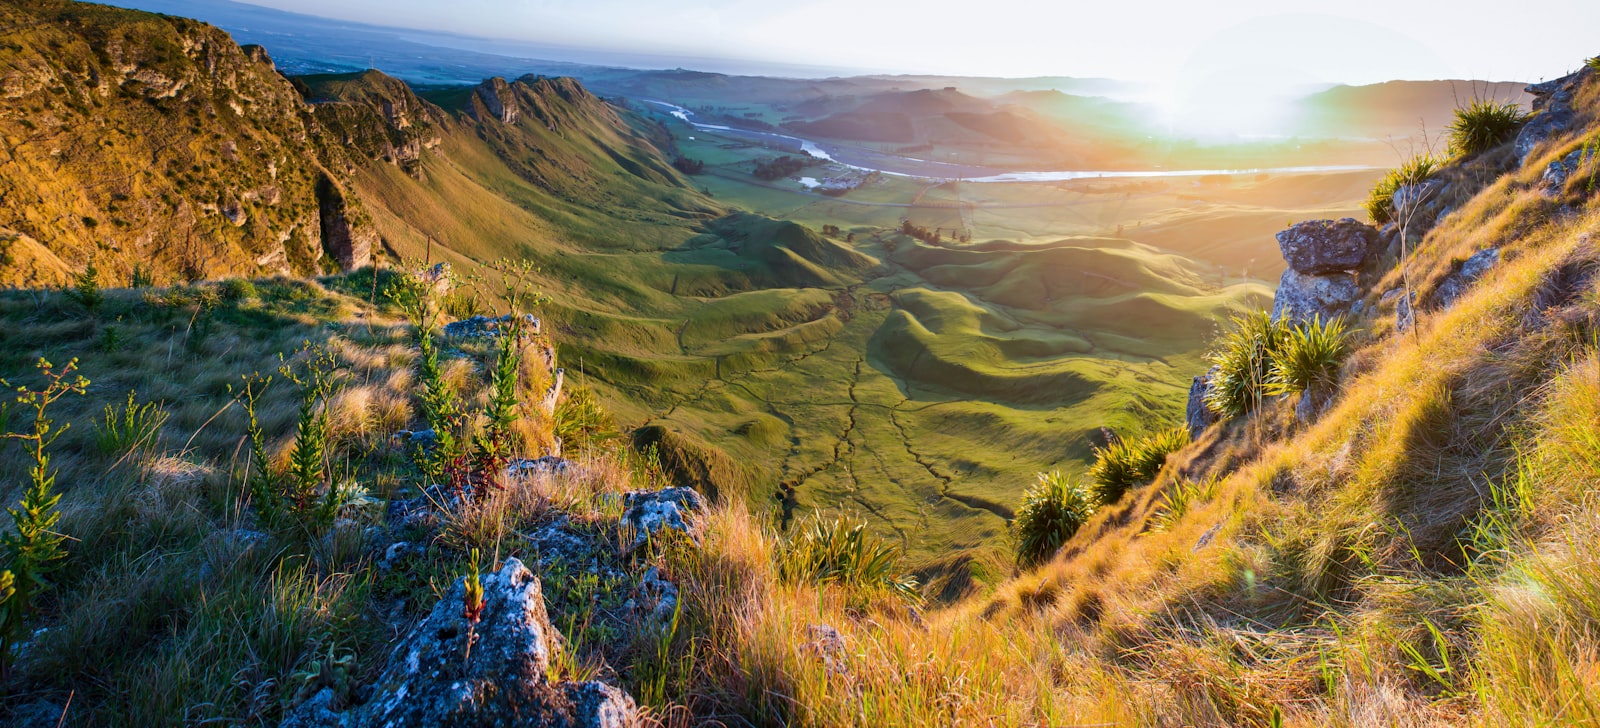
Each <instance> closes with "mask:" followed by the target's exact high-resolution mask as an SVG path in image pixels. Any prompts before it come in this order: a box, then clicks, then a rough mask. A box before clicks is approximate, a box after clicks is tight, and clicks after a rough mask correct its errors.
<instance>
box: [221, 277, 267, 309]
mask: <svg viewBox="0 0 1600 728" xmlns="http://www.w3.org/2000/svg"><path fill="white" fill-rule="evenodd" d="M259 295H260V294H259V293H258V292H257V291H256V284H254V283H251V282H250V281H247V280H245V279H243V278H229V279H228V280H225V281H223V282H222V300H224V301H227V302H228V303H239V302H240V301H247V300H250V299H252V298H256V297H258V296H259Z"/></svg>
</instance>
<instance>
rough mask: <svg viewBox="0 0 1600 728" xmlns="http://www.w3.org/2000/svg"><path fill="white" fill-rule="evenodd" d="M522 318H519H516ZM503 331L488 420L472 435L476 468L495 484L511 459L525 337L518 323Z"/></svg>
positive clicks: (486, 413)
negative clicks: (521, 344) (512, 431)
mask: <svg viewBox="0 0 1600 728" xmlns="http://www.w3.org/2000/svg"><path fill="white" fill-rule="evenodd" d="M513 320H519V319H513ZM511 328H512V330H511V331H506V332H502V333H501V336H500V340H499V348H500V354H499V356H498V357H497V358H496V359H495V364H494V370H493V371H492V372H490V374H489V404H488V406H487V407H485V408H484V410H483V414H484V418H485V419H487V420H488V422H486V423H485V424H484V426H483V429H482V430H481V431H480V432H478V434H477V435H475V436H474V437H473V440H472V449H473V452H472V460H473V469H474V470H476V471H477V476H478V481H479V483H480V484H481V485H483V486H496V485H497V484H498V483H499V481H500V477H501V473H502V472H503V471H504V470H505V467H506V463H507V462H508V461H509V460H510V459H511V454H512V451H513V449H514V448H513V447H512V442H511V434H512V433H511V428H512V425H513V424H514V423H515V422H516V419H517V404H518V403H519V402H520V401H521V400H520V399H519V398H518V397H517V372H518V371H520V370H521V368H522V352H521V349H520V344H519V342H520V340H521V338H522V336H521V331H520V327H519V326H515V325H514V326H512V327H511Z"/></svg>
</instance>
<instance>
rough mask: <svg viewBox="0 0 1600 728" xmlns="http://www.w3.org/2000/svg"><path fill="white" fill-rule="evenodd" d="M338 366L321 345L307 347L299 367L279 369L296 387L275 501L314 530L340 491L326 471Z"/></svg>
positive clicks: (328, 517) (329, 514) (328, 519)
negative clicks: (295, 412) (289, 442)
mask: <svg viewBox="0 0 1600 728" xmlns="http://www.w3.org/2000/svg"><path fill="white" fill-rule="evenodd" d="M339 370H340V366H339V362H338V360H337V359H336V358H335V357H334V355H333V353H332V352H330V351H328V350H326V349H321V348H312V349H309V350H307V351H306V352H305V358H304V360H303V362H301V363H300V365H299V366H295V365H294V364H285V365H284V366H283V367H282V368H280V369H279V370H278V371H279V373H280V374H282V375H283V378H284V379H287V380H289V381H290V382H293V383H294V384H295V385H296V386H298V387H299V388H300V408H299V417H298V419H297V422H296V424H295V438H294V445H293V446H291V447H290V448H289V470H288V473H287V475H288V478H287V482H286V483H285V491H286V492H284V493H283V498H281V499H280V502H281V503H283V504H284V505H286V506H287V508H288V509H289V512H290V513H292V514H293V515H294V516H295V517H296V518H297V519H298V520H299V522H300V525H302V526H305V527H308V528H309V529H311V530H313V531H315V530H317V529H320V528H322V527H325V526H327V525H328V524H330V523H332V522H333V518H334V516H335V515H336V512H337V511H338V507H339V499H340V495H341V492H340V489H339V488H337V487H335V486H334V485H333V483H332V482H331V481H330V478H329V472H328V458H329V448H328V420H329V413H328V402H329V401H331V400H332V399H333V395H334V394H335V393H336V391H337V389H338V386H339V374H340V371H339Z"/></svg>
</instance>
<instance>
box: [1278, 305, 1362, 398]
mask: <svg viewBox="0 0 1600 728" xmlns="http://www.w3.org/2000/svg"><path fill="white" fill-rule="evenodd" d="M1349 354H1350V332H1349V331H1348V330H1347V329H1346V327H1345V322H1344V319H1343V318H1335V319H1332V320H1328V321H1324V320H1322V317H1321V316H1316V317H1313V318H1312V319H1311V320H1310V321H1307V322H1305V323H1301V324H1297V325H1295V327H1294V328H1292V329H1290V330H1289V331H1288V332H1286V333H1285V334H1284V337H1283V341H1282V343H1281V345H1280V346H1279V348H1278V349H1277V350H1276V351H1275V352H1274V353H1273V355H1272V367H1271V371H1270V372H1269V373H1268V375H1267V385H1266V392H1267V393H1268V394H1275V395H1284V394H1289V395H1294V394H1300V393H1301V392H1307V391H1310V392H1314V393H1318V394H1327V393H1331V392H1332V391H1333V389H1334V387H1336V386H1338V384H1339V367H1340V366H1341V365H1343V364H1344V360H1345V357H1347V356H1349Z"/></svg>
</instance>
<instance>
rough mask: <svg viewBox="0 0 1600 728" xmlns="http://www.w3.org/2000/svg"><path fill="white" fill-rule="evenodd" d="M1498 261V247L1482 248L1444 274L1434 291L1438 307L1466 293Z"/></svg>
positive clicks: (1448, 303)
mask: <svg viewBox="0 0 1600 728" xmlns="http://www.w3.org/2000/svg"><path fill="white" fill-rule="evenodd" d="M1499 262H1500V249H1499V248H1484V249H1483V250H1480V251H1478V252H1476V253H1473V254H1472V257H1470V258H1467V259H1466V260H1465V261H1463V262H1462V263H1461V268H1460V269H1458V270H1456V271H1455V272H1454V273H1451V274H1450V275H1448V276H1446V277H1445V279H1444V280H1443V281H1441V282H1440V283H1439V287H1438V288H1437V289H1436V290H1435V291H1434V293H1433V297H1434V300H1435V301H1437V302H1438V304H1439V307H1440V308H1448V307H1450V305H1451V304H1453V303H1455V302H1456V299H1458V298H1460V297H1461V294H1463V293H1466V292H1467V289H1468V288H1471V287H1472V284H1473V283H1476V282H1477V280H1478V279H1479V278H1482V277H1483V276H1484V274H1486V273H1488V272H1489V270H1490V269H1491V268H1493V267H1495V265H1496V264H1498V263H1499Z"/></svg>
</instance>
